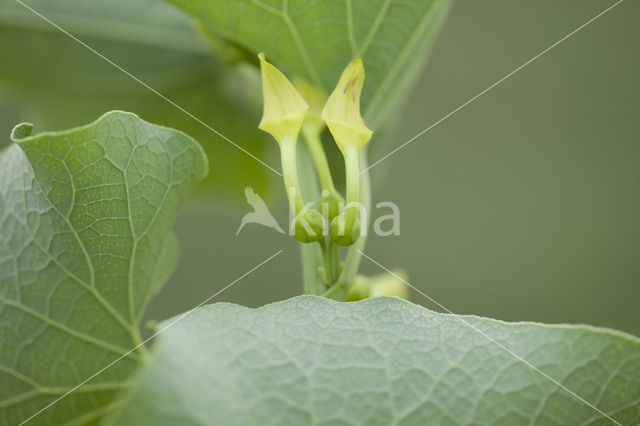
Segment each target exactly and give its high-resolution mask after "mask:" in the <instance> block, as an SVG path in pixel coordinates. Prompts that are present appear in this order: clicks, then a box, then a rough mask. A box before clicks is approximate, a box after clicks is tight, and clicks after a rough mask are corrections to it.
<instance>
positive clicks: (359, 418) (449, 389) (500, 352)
mask: <svg viewBox="0 0 640 426" xmlns="http://www.w3.org/2000/svg"><path fill="white" fill-rule="evenodd" d="M462 318H464V321H468V322H469V323H470V324H472V325H473V326H474V327H476V328H478V329H479V330H482V331H483V332H484V333H486V334H487V335H488V336H491V338H493V339H495V340H496V341H498V342H499V343H500V344H502V345H504V346H505V347H507V348H509V349H510V350H511V351H513V352H514V353H516V354H518V355H519V356H521V357H522V358H524V359H526V360H527V361H529V362H530V363H531V364H533V365H534V366H536V367H537V368H539V369H540V370H542V371H544V372H545V373H547V374H548V375H550V376H552V377H554V378H555V379H557V380H558V381H559V382H560V383H562V385H563V386H566V387H567V388H569V389H571V390H572V391H574V392H575V393H577V394H578V395H580V396H581V397H582V398H584V399H585V400H587V401H590V402H592V403H593V404H594V405H596V406H597V407H598V408H599V409H601V410H602V411H604V412H605V413H607V414H608V415H610V416H611V417H613V418H615V419H616V420H618V421H619V422H620V423H621V424H623V425H631V424H634V425H635V424H636V423H637V422H638V421H640V340H638V339H637V338H635V337H632V336H629V335H624V334H622V333H618V332H614V331H610V330H604V329H597V328H592V327H587V326H568V325H567V326H565V325H559V326H548V325H542V324H535V323H514V324H509V323H504V322H500V321H496V320H491V319H485V318H479V317H473V316H465V317H462ZM159 339H160V340H159V342H158V343H157V346H156V347H155V348H154V352H155V353H154V356H153V358H152V360H151V362H150V363H149V364H147V365H146V366H145V367H144V369H143V370H142V374H141V375H140V377H139V383H138V384H137V385H136V386H134V387H132V391H131V395H130V400H129V402H128V403H127V405H126V406H124V408H123V409H122V412H120V413H119V415H118V417H117V421H115V423H117V424H119V425H134V424H135V425H138V426H144V425H154V426H162V425H177V424H179V425H226V426H227V425H250V424H255V425H303V424H319V425H389V424H399V425H439V426H440V425H463V424H467V425H470V424H473V425H490V424H491V425H508V426H516V425H530V424H536V425H581V424H602V425H605V424H611V422H610V421H608V420H606V419H604V418H603V417H602V416H601V415H599V414H598V413H597V412H596V411H594V410H593V409H592V408H590V407H589V406H587V405H585V404H584V403H582V402H580V401H579V400H577V399H576V398H574V397H573V396H571V395H570V394H569V393H568V392H566V391H565V390H563V389H562V388H560V387H558V386H557V385H555V384H554V383H553V382H551V381H549V380H548V379H547V378H545V377H544V376H543V375H541V374H540V373H538V372H536V371H534V370H532V369H531V368H529V367H528V366H526V365H525V364H524V363H522V362H521V361H518V360H517V359H516V358H515V357H513V356H512V355H511V354H509V353H507V352H506V351H505V350H504V349H502V348H500V347H499V346H498V345H496V344H495V343H492V342H491V341H489V340H488V339H487V338H486V337H484V336H483V335H482V334H480V333H478V332H477V331H474V330H473V329H471V328H470V327H469V326H468V325H466V324H464V322H463V321H462V320H461V319H460V317H456V316H452V315H445V314H440V313H436V312H432V311H429V310H427V309H425V308H422V307H420V306H417V305H414V304H412V303H410V302H407V301H403V300H400V299H395V298H389V297H387V298H377V299H368V300H364V301H361V302H356V303H338V302H334V301H331V300H327V299H323V298H319V297H314V296H301V297H297V298H294V299H290V300H287V301H283V302H278V303H274V304H271V305H267V306H264V307H262V308H259V309H248V308H244V307H241V306H237V305H231V304H224V303H219V304H214V305H210V306H206V307H204V308H201V309H199V310H197V311H195V312H193V313H192V314H190V315H189V316H188V317H186V318H184V319H183V320H181V321H180V322H178V323H176V324H175V325H174V326H173V327H171V328H169V329H167V331H165V332H164V333H163V334H162V335H161V337H160V338H159ZM111 420H113V419H111Z"/></svg>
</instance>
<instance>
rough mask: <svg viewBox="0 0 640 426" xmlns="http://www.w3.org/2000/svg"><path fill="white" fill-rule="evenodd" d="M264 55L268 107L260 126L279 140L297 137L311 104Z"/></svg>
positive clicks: (265, 96) (264, 98) (265, 103)
mask: <svg viewBox="0 0 640 426" xmlns="http://www.w3.org/2000/svg"><path fill="white" fill-rule="evenodd" d="M258 58H260V70H261V74H262V94H263V105H264V109H263V112H262V120H261V121H260V124H259V125H258V128H260V129H261V130H264V131H265V132H267V133H270V134H271V136H273V137H274V138H275V139H276V140H277V141H278V142H282V140H284V139H291V138H293V139H296V138H297V137H298V133H299V132H300V126H302V121H303V120H304V115H305V114H306V112H307V110H308V109H309V106H308V105H307V103H306V102H305V101H304V99H302V96H300V94H299V93H298V92H297V90H296V89H295V87H293V84H291V82H290V81H289V80H288V79H287V77H285V75H284V74H282V72H280V70H278V69H277V68H276V67H274V66H273V65H271V64H270V63H269V62H267V61H266V60H265V58H264V53H260V54H259V55H258Z"/></svg>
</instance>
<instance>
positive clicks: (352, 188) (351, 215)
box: [344, 144, 360, 235]
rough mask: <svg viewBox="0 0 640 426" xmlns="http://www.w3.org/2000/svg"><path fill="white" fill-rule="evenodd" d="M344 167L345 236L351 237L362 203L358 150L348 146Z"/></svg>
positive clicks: (353, 146) (345, 151) (345, 152)
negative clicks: (359, 205) (345, 193)
mask: <svg viewBox="0 0 640 426" xmlns="http://www.w3.org/2000/svg"><path fill="white" fill-rule="evenodd" d="M344 167H345V175H346V179H347V211H346V214H345V234H346V235H349V234H350V233H351V229H353V225H354V223H355V221H356V215H357V213H358V204H359V203H360V164H359V161H358V148H357V147H356V146H355V145H351V144H350V145H348V146H347V147H346V148H345V150H344Z"/></svg>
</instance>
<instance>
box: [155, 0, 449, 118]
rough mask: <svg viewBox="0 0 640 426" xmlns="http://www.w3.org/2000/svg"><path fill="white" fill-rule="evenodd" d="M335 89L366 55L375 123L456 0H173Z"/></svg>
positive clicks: (367, 107) (407, 81) (369, 113)
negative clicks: (356, 60)
mask: <svg viewBox="0 0 640 426" xmlns="http://www.w3.org/2000/svg"><path fill="white" fill-rule="evenodd" d="M167 1H169V2H170V3H172V4H175V5H176V6H178V7H180V8H182V9H184V10H186V11H187V12H189V13H190V14H191V15H192V16H194V17H195V18H197V19H199V20H200V21H202V22H203V23H204V24H205V25H206V26H208V27H209V28H212V29H214V30H216V31H218V32H219V33H220V34H222V35H224V36H226V37H228V38H229V39H231V40H233V41H235V42H237V43H239V44H241V45H243V46H245V47H247V48H249V49H252V50H254V51H264V52H265V53H266V54H267V58H268V59H269V60H271V61H273V62H274V63H276V64H278V65H280V66H282V67H284V68H285V69H286V70H287V71H289V72H291V73H293V74H296V75H298V76H302V77H304V78H306V79H308V80H309V81H311V82H312V83H314V84H316V85H317V86H318V87H320V88H322V89H324V90H325V91H326V92H327V93H329V92H330V91H331V90H332V89H333V87H334V85H335V84H336V83H337V80H338V76H339V75H340V72H341V71H342V70H343V68H344V67H345V66H346V65H347V63H348V62H349V61H350V60H351V59H353V58H357V57H360V58H362V59H363V61H364V65H365V69H366V72H367V81H366V83H365V88H364V92H363V98H362V105H363V111H364V117H365V119H366V120H367V122H368V124H370V125H372V126H374V127H375V126H376V125H377V124H378V123H379V122H380V120H381V119H382V118H383V116H384V115H386V114H387V113H388V112H389V111H390V110H391V109H392V108H393V106H394V105H395V104H396V102H397V101H398V100H400V99H401V98H402V97H403V95H404V94H406V91H407V90H408V88H409V87H410V85H411V83H412V82H413V80H414V77H415V75H416V73H417V72H418V70H419V68H420V66H421V65H422V63H423V62H424V59H425V57H426V53H427V50H428V47H429V45H430V42H431V41H432V39H433V36H434V35H435V34H437V32H438V30H439V27H440V24H441V23H442V20H443V18H444V16H445V15H446V12H447V11H448V9H449V5H450V0H394V1H392V0H322V1H318V0H316V1H309V0H234V1H228V0H167Z"/></svg>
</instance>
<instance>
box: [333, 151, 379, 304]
mask: <svg viewBox="0 0 640 426" xmlns="http://www.w3.org/2000/svg"><path fill="white" fill-rule="evenodd" d="M360 163H361V165H362V168H363V170H364V169H366V168H367V155H366V147H365V149H363V150H362V151H360ZM360 186H361V190H362V191H361V194H360V197H361V198H360V202H361V203H362V205H363V206H364V208H365V211H366V212H371V182H370V180H369V173H368V172H367V173H363V174H361V175H360ZM365 219H367V218H362V223H361V227H362V228H361V233H360V238H358V239H357V240H356V242H355V243H353V245H351V246H350V247H349V251H348V252H347V257H346V258H345V260H344V264H343V267H342V271H340V275H339V276H338V279H337V280H336V283H335V284H334V285H333V286H331V287H330V288H329V289H327V290H326V291H325V292H324V293H322V296H324V297H329V298H331V299H335V300H341V301H344V300H346V297H347V293H348V292H349V288H350V287H351V284H353V280H354V279H355V277H356V273H357V272H358V266H360V259H361V258H362V255H361V254H360V251H361V250H362V249H364V245H365V242H366V240H367V231H368V225H369V224H368V220H365Z"/></svg>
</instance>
